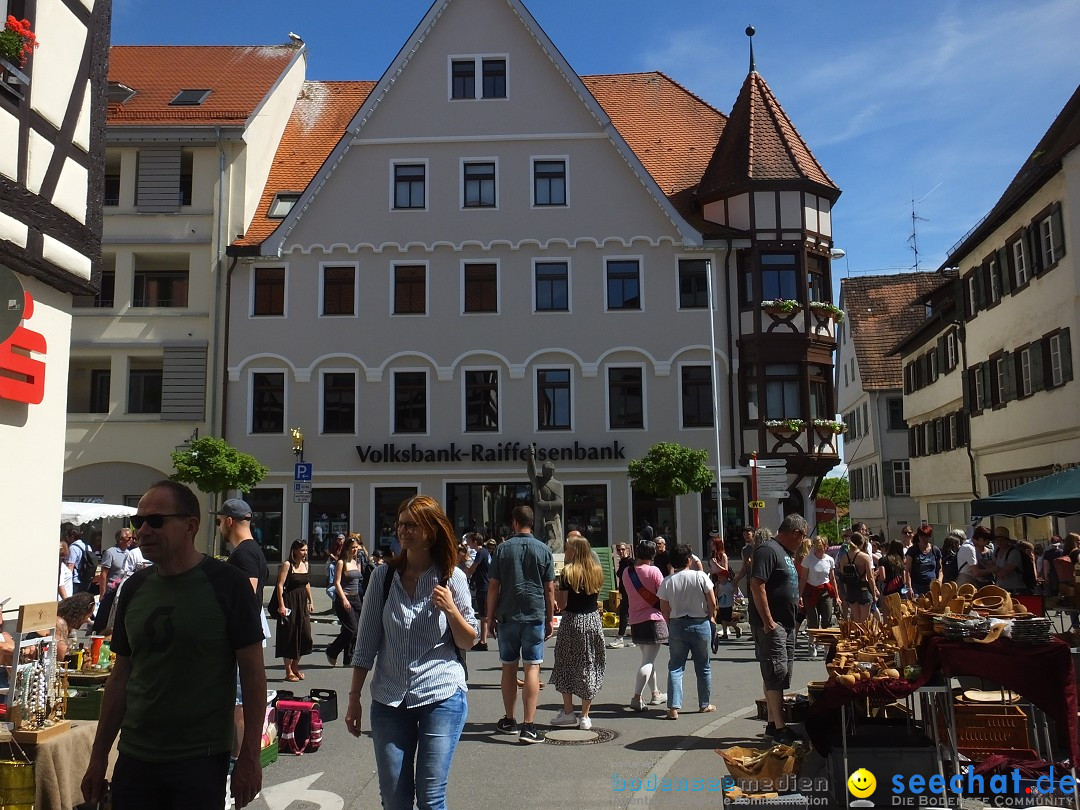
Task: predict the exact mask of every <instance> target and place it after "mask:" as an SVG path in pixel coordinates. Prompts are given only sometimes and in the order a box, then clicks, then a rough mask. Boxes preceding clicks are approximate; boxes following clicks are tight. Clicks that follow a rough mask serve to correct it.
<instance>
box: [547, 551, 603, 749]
mask: <svg viewBox="0 0 1080 810" xmlns="http://www.w3.org/2000/svg"><path fill="white" fill-rule="evenodd" d="M565 554H566V557H565V560H566V564H565V565H564V566H563V570H562V575H561V576H560V577H559V583H558V590H557V591H556V592H555V602H556V604H557V605H558V606H559V608H560V610H562V621H561V622H560V623H559V635H558V637H557V638H556V640H555V665H554V666H553V667H552V670H551V683H552V684H553V685H554V686H555V688H556V689H558V690H559V692H560V693H562V699H563V708H562V711H561V712H559V713H558V714H557V715H555V717H554V719H552V721H551V724H552V725H553V726H577V727H578V728H582V729H590V728H592V719H591V718H590V717H589V708H590V707H591V706H592V701H593V698H594V697H595V696H596V693H597V692H599V691H600V687H601V686H603V684H604V668H605V667H606V666H607V658H606V655H605V652H604V630H603V626H602V624H601V622H600V610H599V606H598V604H597V597H598V596H599V595H600V589H601V587H603V584H604V570H603V569H602V568H601V567H600V561H599V560H598V559H597V556H596V553H595V552H594V551H593V550H592V548H591V547H590V546H589V541H588V540H586V539H585V538H584V537H582V536H581V535H580V534H578V533H577V532H571V533H570V534H569V535H567V538H566V548H565ZM574 695H577V696H578V697H579V698H581V718H580V720H579V719H578V717H577V716H576V715H575V714H574Z"/></svg>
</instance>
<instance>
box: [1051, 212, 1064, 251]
mask: <svg viewBox="0 0 1080 810" xmlns="http://www.w3.org/2000/svg"><path fill="white" fill-rule="evenodd" d="M1050 223H1051V226H1052V227H1053V229H1054V260H1055V261H1061V257H1062V256H1064V255H1065V221H1064V219H1063V218H1062V216H1061V203H1054V210H1053V211H1051V212H1050Z"/></svg>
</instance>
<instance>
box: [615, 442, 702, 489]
mask: <svg viewBox="0 0 1080 810" xmlns="http://www.w3.org/2000/svg"><path fill="white" fill-rule="evenodd" d="M708 461H709V454H708V453H706V452H705V451H704V450H691V449H690V448H689V447H684V446H683V445H681V444H675V443H673V442H660V443H659V444H654V445H653V446H652V447H651V448H649V452H648V453H646V454H645V456H644V458H641V459H635V460H633V461H631V462H630V463H629V464H628V465H627V475H628V476H629V478H630V483H631V484H633V486H634V489H638V490H641V491H642V492H648V493H650V494H652V495H657V496H659V497H661V498H670V497H674V496H676V495H686V494H688V493H691V492H701V491H702V490H703V489H705V488H706V487H708V486H710V485H712V482H713V474H712V472H711V471H710V470H709V468H708V466H707V463H708Z"/></svg>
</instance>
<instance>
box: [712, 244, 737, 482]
mask: <svg viewBox="0 0 1080 810" xmlns="http://www.w3.org/2000/svg"><path fill="white" fill-rule="evenodd" d="M729 261H731V242H730V241H728V242H725V243H724V271H725V272H726V271H727V269H728V262H729ZM724 311H725V312H726V313H727V317H728V328H727V356H728V374H729V377H730V375H732V374H734V373H735V338H734V337H732V334H731V280H730V275H729V276H728V278H727V279H725V284H724ZM735 322H736V323H739V322H740V319H739V315H738V314H736V315H735ZM736 384H737V383H736ZM728 413H730V414H731V418H730V419H728V434H729V436H728V438H729V439H730V448H731V467H732V469H734V468H735V386H734V385H730V384H729V385H728ZM716 461H717V463H718V464H719V463H720V459H719V458H717V460H716Z"/></svg>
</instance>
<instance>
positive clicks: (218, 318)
mask: <svg viewBox="0 0 1080 810" xmlns="http://www.w3.org/2000/svg"><path fill="white" fill-rule="evenodd" d="M214 134H215V137H216V138H217V149H218V204H217V219H218V223H217V225H218V227H217V240H216V242H217V244H216V245H215V249H216V252H217V256H216V257H215V259H214V267H215V277H214V282H215V283H214V287H215V289H214V324H213V341H214V351H213V356H212V357H211V359H210V398H209V402H208V405H209V410H210V435H211V436H216V435H217V433H218V409H217V407H216V403H217V402H218V399H219V397H220V394H219V390H218V389H219V386H220V385H221V365H220V363H219V360H218V358H219V357H220V356H221V351H222V350H223V348H222V347H220V346H219V345H218V342H219V339H220V340H224V338H220V337H219V336H221V334H222V333H221V326H222V320H223V316H222V311H221V308H222V293H223V290H222V281H223V275H224V273H223V270H224V261H223V260H224V257H225V248H224V245H225V239H226V236H225V234H226V233H227V232H228V231H227V228H228V223H227V221H226V214H225V147H224V145H223V144H222V143H221V127H216V128H215V129H214ZM235 263H236V260H235V259H234V260H233V264H235ZM229 272H232V268H230V270H229ZM221 422H222V437H224V435H225V431H224V423H225V410H224V401H222V407H221ZM215 506H216V504H215Z"/></svg>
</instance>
